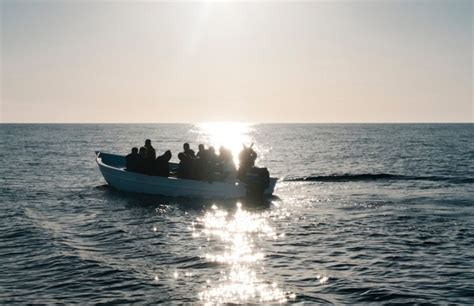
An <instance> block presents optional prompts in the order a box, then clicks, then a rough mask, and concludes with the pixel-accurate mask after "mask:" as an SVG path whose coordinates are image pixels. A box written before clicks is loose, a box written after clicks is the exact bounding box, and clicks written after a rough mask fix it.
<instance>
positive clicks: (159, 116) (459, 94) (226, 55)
mask: <svg viewBox="0 0 474 306" xmlns="http://www.w3.org/2000/svg"><path fill="white" fill-rule="evenodd" d="M0 3H1V4H0V19H1V23H0V25H1V31H0V33H1V36H0V43H1V48H0V50H1V61H0V65H1V67H0V72H1V74H0V77H1V79H0V84H1V86H0V89H1V108H0V122H2V123H8V122H27V123H29V122H54V123H59V122H66V123H69V122H71V123H72V122H78V123H93V122H98V123H99V122H104V123H115V122H117V123H154V122H156V123H161V122H163V123H167V122H178V123H180V122H191V123H193V122H213V121H243V122H318V123H319V122H331V123H332V122H335V123H337V122H343V123H345V122H474V106H473V104H474V102H473V91H472V89H473V70H474V67H473V40H474V39H473V2H472V1H470V0H449V1H448V0H446V1H444V0H443V1H440V0H426V1H425V0H398V1H395V0H394V1H390V0H380V1H364V0H353V1H347V0H346V1H344V0H336V1H305V2H289V1H279V2H263V1H250V2H233V1H222V2H154V1H105V0H104V1H75V0H69V1H67V0H63V1H41V0H37V1H23V0H16V1H10V0H0Z"/></svg>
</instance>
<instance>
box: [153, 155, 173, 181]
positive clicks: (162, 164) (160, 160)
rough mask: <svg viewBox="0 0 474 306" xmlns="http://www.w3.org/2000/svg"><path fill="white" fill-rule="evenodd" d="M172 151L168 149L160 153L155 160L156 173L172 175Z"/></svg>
mask: <svg viewBox="0 0 474 306" xmlns="http://www.w3.org/2000/svg"><path fill="white" fill-rule="evenodd" d="M170 159H171V151H170V150H168V151H166V152H165V153H164V154H163V155H160V156H158V157H157V158H156V160H155V171H154V172H155V174H156V175H159V176H165V177H168V176H170V164H169V161H170Z"/></svg>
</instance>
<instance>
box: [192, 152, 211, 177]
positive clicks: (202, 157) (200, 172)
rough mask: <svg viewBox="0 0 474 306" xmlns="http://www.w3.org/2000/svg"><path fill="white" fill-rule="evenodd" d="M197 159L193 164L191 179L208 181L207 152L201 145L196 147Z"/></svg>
mask: <svg viewBox="0 0 474 306" xmlns="http://www.w3.org/2000/svg"><path fill="white" fill-rule="evenodd" d="M198 149H199V151H198V152H197V154H196V157H197V159H196V160H195V162H194V164H193V166H194V167H193V177H194V178H195V179H197V180H208V179H209V165H208V164H209V152H208V150H206V148H205V147H204V145H203V144H200V145H199V146H198Z"/></svg>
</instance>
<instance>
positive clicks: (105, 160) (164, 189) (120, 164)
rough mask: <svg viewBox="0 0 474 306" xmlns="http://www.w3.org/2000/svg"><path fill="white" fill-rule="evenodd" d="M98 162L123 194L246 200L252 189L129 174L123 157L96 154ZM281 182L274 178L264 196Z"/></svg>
mask: <svg viewBox="0 0 474 306" xmlns="http://www.w3.org/2000/svg"><path fill="white" fill-rule="evenodd" d="M96 162H97V165H98V166H99V170H100V172H101V173H102V176H103V177H104V179H105V180H106V181H107V183H108V184H109V185H110V186H112V187H113V188H115V189H117V190H120V191H125V192H132V193H142V194H152V195H162V196H169V197H192V198H208V199H209V198H212V199H232V198H244V197H246V196H247V194H248V192H247V188H248V186H247V185H246V184H245V183H243V182H240V181H238V180H237V181H235V182H218V181H214V182H207V181H197V180H190V179H181V178H176V177H161V176H153V175H147V174H142V173H137V172H131V171H127V170H126V168H125V156H123V155H116V154H109V153H103V152H100V151H96ZM177 168H178V164H177V163H172V162H170V170H171V171H176V169H177ZM277 180H278V178H275V177H270V182H269V185H268V187H267V188H266V189H265V190H264V192H263V194H264V195H265V196H271V195H272V194H273V191H274V189H275V185H276V182H277Z"/></svg>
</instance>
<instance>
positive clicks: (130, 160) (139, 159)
mask: <svg viewBox="0 0 474 306" xmlns="http://www.w3.org/2000/svg"><path fill="white" fill-rule="evenodd" d="M170 159H171V151H170V150H167V151H166V152H165V153H164V154H163V155H160V156H158V157H156V151H155V148H153V146H152V145H151V140H150V139H147V140H145V146H143V147H141V148H140V150H138V148H136V147H134V148H132V153H130V154H128V155H127V156H126V157H125V161H126V168H127V170H128V171H133V172H138V173H143V174H148V175H159V176H169V175H170V169H169V161H170Z"/></svg>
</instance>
